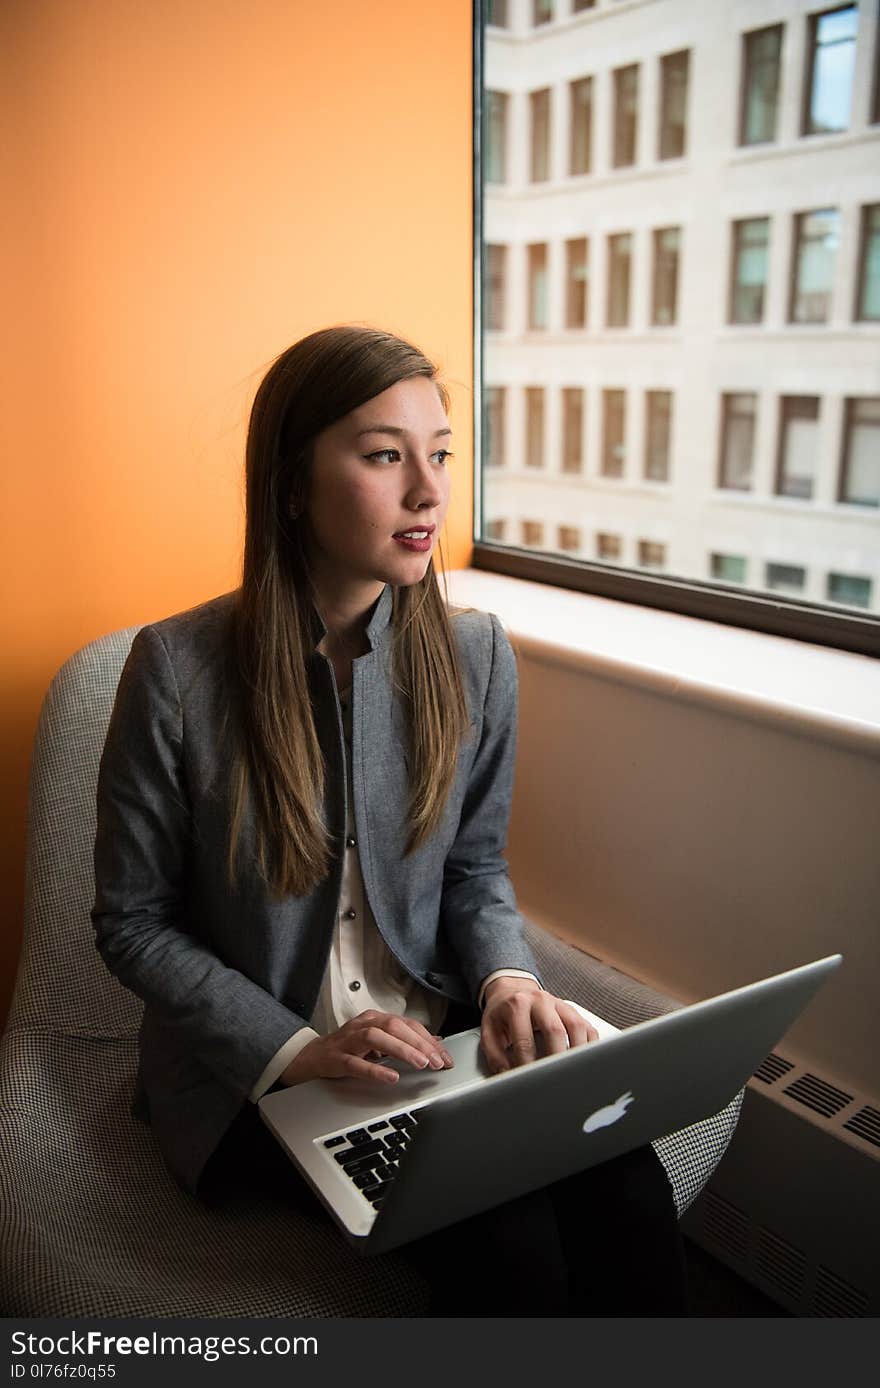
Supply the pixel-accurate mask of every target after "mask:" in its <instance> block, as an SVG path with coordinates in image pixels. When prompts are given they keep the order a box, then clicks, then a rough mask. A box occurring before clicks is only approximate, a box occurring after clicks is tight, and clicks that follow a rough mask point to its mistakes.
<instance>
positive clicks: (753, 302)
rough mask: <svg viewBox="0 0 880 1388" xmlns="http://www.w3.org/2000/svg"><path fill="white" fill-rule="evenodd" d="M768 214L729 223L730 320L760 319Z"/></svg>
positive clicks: (758, 320) (768, 237) (748, 321)
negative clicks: (730, 237)
mask: <svg viewBox="0 0 880 1388" xmlns="http://www.w3.org/2000/svg"><path fill="white" fill-rule="evenodd" d="M769 243H770V218H769V217H750V218H747V219H746V220H745V221H742V222H734V223H733V252H732V255H731V275H730V310H729V318H730V322H731V323H760V322H762V321H763V318H764V292H765V290H766V288H767V255H768V247H769Z"/></svg>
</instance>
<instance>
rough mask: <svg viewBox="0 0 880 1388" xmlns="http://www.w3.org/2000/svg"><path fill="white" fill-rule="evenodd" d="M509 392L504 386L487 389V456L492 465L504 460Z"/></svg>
mask: <svg viewBox="0 0 880 1388" xmlns="http://www.w3.org/2000/svg"><path fill="white" fill-rule="evenodd" d="M506 395H507V392H506V391H505V389H504V386H488V387H487V389H486V424H485V427H486V458H487V460H488V463H489V466H490V467H501V465H502V464H503V462H504V406H505V398H506Z"/></svg>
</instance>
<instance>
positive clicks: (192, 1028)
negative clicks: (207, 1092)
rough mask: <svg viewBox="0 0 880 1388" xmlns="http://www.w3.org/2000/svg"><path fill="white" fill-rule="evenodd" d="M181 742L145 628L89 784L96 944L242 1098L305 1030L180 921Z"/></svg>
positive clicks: (160, 664) (191, 923) (156, 643)
mask: <svg viewBox="0 0 880 1388" xmlns="http://www.w3.org/2000/svg"><path fill="white" fill-rule="evenodd" d="M183 742H184V727H183V715H182V709H181V701H180V698H179V694H178V689H177V682H176V679H175V675H174V670H173V668H172V665H171V661H170V659H169V656H168V652H167V650H166V648H165V645H164V642H163V641H162V638H161V636H160V635H159V633H158V632H157V631H155V629H152V628H149V627H145V628H143V629H142V630H141V631H140V632H139V633H138V635H137V637H136V638H135V641H134V643H133V645H132V649H131V653H130V655H129V658H128V660H127V662H126V665H125V667H124V669H123V672H122V676H121V678H120V682H119V686H118V690H117V694H116V700H115V703H114V707H113V713H112V715H111V719H110V725H109V729H108V733H107V739H106V743H105V746H104V752H103V756H102V758H101V765H100V771H99V776H98V796H97V832H96V838H95V904H94V909H93V911H92V922H93V925H94V928H95V942H96V945H97V948H98V950H99V952H100V954H101V957H102V958H103V960H104V962H105V964H106V965H107V968H108V969H109V970H110V972H111V973H112V974H114V975H115V976H116V978H118V979H119V981H120V982H121V983H122V984H124V985H125V987H127V988H130V989H131V991H132V992H134V993H136V994H137V995H138V996H139V997H140V998H142V999H143V1001H144V1002H145V1003H146V1004H147V1005H148V1006H149V1007H150V1008H152V1009H153V1010H154V1012H155V1013H156V1014H157V1016H158V1017H160V1018H161V1020H162V1022H163V1024H164V1025H165V1026H166V1027H170V1028H171V1029H172V1031H173V1033H174V1035H175V1037H176V1039H177V1041H178V1042H179V1043H180V1045H181V1046H182V1047H186V1048H187V1049H188V1050H190V1051H191V1052H193V1053H195V1054H196V1055H197V1056H198V1058H199V1059H200V1060H201V1061H202V1062H203V1063H204V1064H205V1065H206V1066H207V1067H208V1068H209V1069H210V1070H211V1071H212V1072H213V1073H214V1074H215V1075H216V1076H217V1078H218V1079H219V1080H220V1081H221V1082H223V1083H224V1084H225V1085H227V1086H228V1087H230V1088H231V1089H232V1090H234V1091H235V1092H236V1093H239V1094H241V1095H242V1096H246V1095H247V1094H248V1093H249V1092H250V1090H251V1088H252V1087H253V1085H254V1083H255V1081H256V1080H257V1078H258V1077H259V1076H260V1074H261V1073H262V1071H263V1070H264V1068H265V1066H266V1064H267V1063H268V1061H269V1060H270V1059H271V1057H272V1056H273V1055H274V1054H275V1053H276V1051H278V1049H279V1048H280V1047H281V1046H282V1045H283V1044H284V1043H285V1041H287V1040H288V1039H289V1037H290V1036H291V1035H292V1034H293V1033H294V1032H296V1031H297V1030H299V1029H300V1028H301V1027H302V1026H304V1025H305V1021H304V1019H303V1018H302V1017H298V1016H297V1015H296V1014H294V1013H293V1012H291V1011H290V1010H289V1009H288V1008H286V1007H285V1006H284V1005H283V1004H282V1003H280V1002H279V1001H278V1000H277V999H275V998H273V997H272V996H271V994H270V993H268V992H267V991H266V990H265V989H263V988H261V987H260V986H259V984H257V983H255V982H254V981H253V980H252V979H249V978H247V977H246V976H245V975H244V974H242V973H241V972H240V971H239V970H237V969H233V968H230V967H227V966H226V965H225V964H224V963H223V962H222V960H221V959H220V958H219V957H218V956H217V955H216V954H215V953H214V952H213V950H212V949H211V948H210V947H209V945H208V944H206V943H205V942H204V941H205V939H206V938H209V936H210V931H209V929H208V928H207V926H208V923H207V922H203V921H196V920H192V919H191V918H190V916H189V914H188V911H187V903H186V883H187V875H188V871H189V868H190V865H191V860H190V854H191V851H192V815H191V809H190V798H189V793H188V788H187V784H186V775H185V768H184V746H183ZM217 871H218V872H223V871H225V863H223V862H218V864H217Z"/></svg>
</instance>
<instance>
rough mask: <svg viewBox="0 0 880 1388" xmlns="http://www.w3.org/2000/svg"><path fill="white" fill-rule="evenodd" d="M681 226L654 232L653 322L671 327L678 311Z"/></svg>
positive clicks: (660, 325) (659, 325)
mask: <svg viewBox="0 0 880 1388" xmlns="http://www.w3.org/2000/svg"><path fill="white" fill-rule="evenodd" d="M680 243H681V229H680V227H663V228H662V229H661V230H660V231H655V232H654V282H653V287H652V293H651V322H652V323H653V325H654V326H655V327H669V326H670V324H672V323H674V322H675V320H676V317H677V313H678V251H679V245H680Z"/></svg>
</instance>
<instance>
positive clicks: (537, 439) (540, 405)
mask: <svg viewBox="0 0 880 1388" xmlns="http://www.w3.org/2000/svg"><path fill="white" fill-rule="evenodd" d="M543 466H544V387H543V386H527V387H526V467H543Z"/></svg>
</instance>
